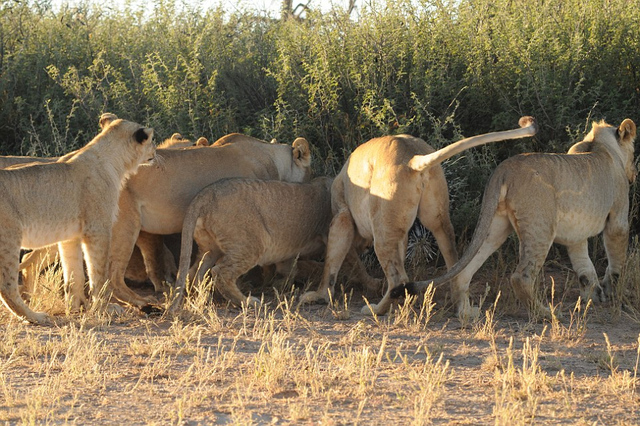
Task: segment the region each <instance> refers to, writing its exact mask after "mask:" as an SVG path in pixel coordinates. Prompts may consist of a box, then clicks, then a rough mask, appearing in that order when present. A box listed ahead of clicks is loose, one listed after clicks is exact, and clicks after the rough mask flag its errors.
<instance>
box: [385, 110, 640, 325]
mask: <svg viewBox="0 0 640 426" xmlns="http://www.w3.org/2000/svg"><path fill="white" fill-rule="evenodd" d="M635 136H636V126H635V124H634V122H633V121H631V120H629V119H626V120H624V121H623V122H622V123H621V124H620V126H619V127H618V128H616V127H613V126H610V125H608V124H606V123H604V122H600V123H594V124H593V127H592V129H591V132H589V134H588V135H587V136H586V137H585V139H584V141H582V142H579V143H577V144H575V145H574V146H572V147H571V149H569V153H568V154H521V155H517V156H515V157H512V158H509V159H507V160H505V161H504V162H503V163H501V164H500V165H499V166H498V167H497V168H496V170H495V172H494V173H493V175H492V176H491V179H490V180H489V183H488V185H487V188H486V190H485V193H484V198H483V201H482V209H481V212H480V219H479V221H478V225H477V227H476V231H475V233H474V235H473V239H472V241H471V243H470V245H469V247H468V249H467V251H466V252H465V253H464V255H463V256H462V259H461V260H460V261H459V262H458V263H457V264H456V265H455V266H454V267H453V268H452V269H451V270H450V271H449V272H448V273H447V274H445V275H444V276H442V277H439V278H438V279H436V280H434V281H433V282H434V284H435V285H441V284H443V283H446V282H449V281H451V280H453V291H454V296H455V299H457V302H458V313H459V315H461V316H464V315H465V313H466V312H467V311H469V306H470V304H469V297H468V288H469V282H470V281H471V278H472V277H473V275H474V274H475V272H476V271H477V270H478V269H479V268H480V267H481V266H482V264H483V263H484V262H485V260H486V259H487V258H488V257H489V256H490V255H491V254H492V253H493V252H494V251H495V250H497V249H498V248H499V247H500V246H501V245H502V243H503V242H504V241H505V240H506V238H507V237H508V236H509V234H511V232H513V231H515V232H516V233H517V234H518V238H519V240H520V258H519V262H518V266H517V267H516V270H515V272H514V273H513V275H511V283H512V285H513V287H514V290H515V292H516V295H517V296H518V298H519V299H520V300H521V301H522V302H523V303H525V304H526V306H527V307H528V308H529V309H530V310H531V311H532V312H533V313H535V314H543V315H546V316H548V315H549V310H548V308H546V307H545V306H544V304H543V303H542V302H541V301H540V300H538V299H537V298H536V296H535V291H534V283H535V280H536V278H537V276H538V274H539V272H540V269H541V268H542V265H543V263H544V261H545V258H546V256H547V253H548V251H549V248H550V247H551V244H552V243H554V242H555V243H558V244H561V245H564V246H566V247H567V250H568V253H569V257H570V259H571V263H572V266H573V268H574V270H575V272H576V274H577V275H578V279H579V282H580V284H581V292H582V298H583V300H588V299H590V298H596V297H598V296H600V297H601V299H602V300H605V299H606V298H607V297H608V296H609V295H610V293H611V286H612V283H613V282H614V281H615V280H616V277H617V276H618V275H619V274H620V271H621V269H622V266H623V264H624V262H625V259H626V253H627V245H628V237H629V222H628V214H629V198H628V197H629V183H630V182H633V181H634V180H635V177H636V173H637V171H636V168H635V166H634V161H633V153H634V146H633V143H634V139H635ZM603 231H604V233H603V237H604V245H605V249H606V252H607V258H608V263H609V264H608V266H607V270H606V273H605V276H604V280H603V282H602V287H601V286H600V285H599V283H598V276H597V274H596V270H595V268H594V266H593V263H592V262H591V260H590V259H589V253H588V243H587V239H588V238H589V237H592V236H595V235H597V234H599V233H601V232H603ZM431 282H432V281H422V282H416V283H412V284H409V285H407V290H409V291H410V292H411V293H413V292H416V291H419V290H420V289H423V288H425V287H426V286H427V285H428V284H429V283H431ZM399 290H402V291H398V292H397V293H402V292H403V291H404V290H403V289H399ZM399 295H400V294H394V296H399Z"/></svg>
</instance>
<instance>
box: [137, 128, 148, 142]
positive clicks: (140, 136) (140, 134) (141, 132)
mask: <svg viewBox="0 0 640 426" xmlns="http://www.w3.org/2000/svg"><path fill="white" fill-rule="evenodd" d="M133 138H134V139H135V140H136V142H138V143H142V142H144V141H146V140H147V139H148V138H149V135H148V134H147V132H146V131H145V129H144V128H142V127H140V128H139V129H138V130H136V131H135V132H134V133H133Z"/></svg>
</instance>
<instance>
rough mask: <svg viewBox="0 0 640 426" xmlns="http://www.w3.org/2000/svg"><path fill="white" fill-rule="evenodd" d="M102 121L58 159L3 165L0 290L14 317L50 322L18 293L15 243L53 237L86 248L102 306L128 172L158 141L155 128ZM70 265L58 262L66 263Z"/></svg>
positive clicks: (35, 243)
mask: <svg viewBox="0 0 640 426" xmlns="http://www.w3.org/2000/svg"><path fill="white" fill-rule="evenodd" d="M101 122H102V124H103V130H102V131H101V132H100V133H99V134H98V135H97V136H96V137H95V138H94V139H93V140H92V141H91V142H89V143H88V144H87V145H86V146H85V147H83V148H81V149H79V150H77V151H76V152H75V153H74V154H73V155H72V156H70V157H68V158H66V159H65V161H63V162H55V163H43V164H37V163H36V164H31V165H28V166H24V167H20V168H16V169H13V170H0V187H1V188H2V191H3V199H4V202H3V203H2V204H0V218H2V222H3V226H2V228H1V229H0V271H1V274H2V282H1V283H0V297H1V298H2V301H3V303H4V304H5V305H6V306H7V308H9V310H10V311H11V312H12V313H13V314H14V315H16V316H17V317H18V318H21V319H23V320H26V321H29V322H31V323H37V324H46V323H50V322H51V318H50V317H49V315H48V314H46V313H44V312H34V311H32V310H31V309H30V308H29V307H28V306H27V305H26V304H25V302H24V300H22V298H21V297H20V294H19V292H18V282H17V278H18V265H19V254H20V248H38V247H44V246H47V245H50V244H53V243H55V242H58V241H62V242H63V243H62V246H63V250H62V251H63V253H64V252H65V251H67V252H76V251H77V250H78V251H80V252H81V253H82V252H84V256H85V259H86V261H87V266H88V271H89V283H90V289H91V296H92V299H93V303H94V307H95V309H96V310H98V311H104V309H106V307H107V304H106V303H105V302H106V301H107V300H108V294H109V292H108V288H107V285H106V283H107V262H108V259H109V248H110V241H111V228H112V225H113V223H114V221H115V219H116V216H117V214H118V196H119V193H120V190H121V188H122V185H123V182H124V181H125V180H126V179H127V177H129V176H130V175H132V174H133V173H135V172H136V170H137V169H138V166H140V165H141V164H143V163H147V162H150V161H152V160H153V159H154V158H155V145H154V144H153V142H152V139H153V129H150V128H145V127H143V126H141V125H139V124H136V123H133V122H130V121H125V120H119V119H115V120H113V119H112V117H111V115H108V116H103V117H101ZM69 265H70V264H69V263H63V268H64V269H65V270H67V267H68V266H69ZM67 272H68V270H67Z"/></svg>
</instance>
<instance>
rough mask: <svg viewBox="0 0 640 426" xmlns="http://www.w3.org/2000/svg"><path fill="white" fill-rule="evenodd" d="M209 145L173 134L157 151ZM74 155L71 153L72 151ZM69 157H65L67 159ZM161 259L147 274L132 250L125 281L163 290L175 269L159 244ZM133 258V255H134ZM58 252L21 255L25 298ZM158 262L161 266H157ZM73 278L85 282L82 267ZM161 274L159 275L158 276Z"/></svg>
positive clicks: (12, 160) (2, 160)
mask: <svg viewBox="0 0 640 426" xmlns="http://www.w3.org/2000/svg"><path fill="white" fill-rule="evenodd" d="M104 117H110V118H111V119H116V118H117V117H116V116H115V115H113V114H111V113H105V115H104V116H103V118H104ZM205 146H209V141H208V140H207V138H205V137H200V138H198V140H197V141H196V142H193V141H191V140H189V139H185V138H183V137H182V135H181V134H180V133H174V134H173V135H171V137H170V138H169V139H165V140H164V141H163V142H162V143H161V144H160V145H158V147H157V148H164V149H181V148H189V147H205ZM74 152H75V151H74ZM68 155H69V154H67V156H68ZM59 160H60V157H26V156H17V157H15V156H7V157H2V156H0V165H2V164H8V166H7V168H16V167H22V166H24V165H25V164H28V163H33V162H54V161H59ZM161 250H162V260H158V261H156V262H152V264H153V265H158V264H162V265H163V268H162V269H161V270H160V271H151V272H150V273H147V270H146V268H145V264H144V261H143V259H142V257H141V256H140V251H139V250H136V251H134V253H133V256H132V257H131V259H130V261H129V263H128V264H127V269H126V271H125V278H127V279H130V280H132V281H136V282H144V281H146V280H147V279H149V278H150V276H151V277H153V279H152V283H153V285H154V288H155V290H156V291H161V290H162V289H163V288H162V287H161V286H160V285H161V282H162V281H163V280H164V281H173V279H175V276H176V274H177V273H178V267H177V266H176V262H175V259H174V256H173V253H171V251H170V250H169V249H168V248H167V247H166V246H165V245H164V244H162V247H161ZM136 255H137V256H136ZM59 258H60V255H59V251H58V246H57V245H52V246H49V247H42V248H39V249H36V250H33V251H31V252H29V253H27V254H25V255H24V256H23V258H22V261H21V262H20V271H21V272H22V283H23V290H22V292H23V294H24V295H25V296H27V297H28V295H30V294H31V293H32V292H33V289H34V284H35V279H36V277H37V276H38V275H39V274H40V273H41V272H42V271H43V270H44V269H46V268H48V267H49V266H51V265H52V264H53V263H54V262H55V261H56V259H59ZM160 262H161V263H160ZM76 274H77V276H76V277H68V279H70V280H71V279H77V280H79V281H80V282H84V281H85V275H84V268H83V269H82V270H81V271H78V272H76ZM160 275H162V276H160ZM71 286H72V284H71V283H70V282H65V287H67V288H68V287H71ZM79 308H80V301H79V300H77V299H76V301H75V302H74V303H73V304H72V310H77V309H79Z"/></svg>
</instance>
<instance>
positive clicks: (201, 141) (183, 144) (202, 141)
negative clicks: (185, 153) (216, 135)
mask: <svg viewBox="0 0 640 426" xmlns="http://www.w3.org/2000/svg"><path fill="white" fill-rule="evenodd" d="M192 146H200V147H202V146H209V140H208V139H207V138H205V137H200V138H198V140H197V141H195V142H192V141H190V140H189V139H185V138H183V137H182V135H181V134H180V133H174V134H172V135H171V137H170V138H169V139H165V140H164V141H163V142H162V143H161V144H159V145H158V149H165V148H173V149H179V148H189V147H192Z"/></svg>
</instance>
